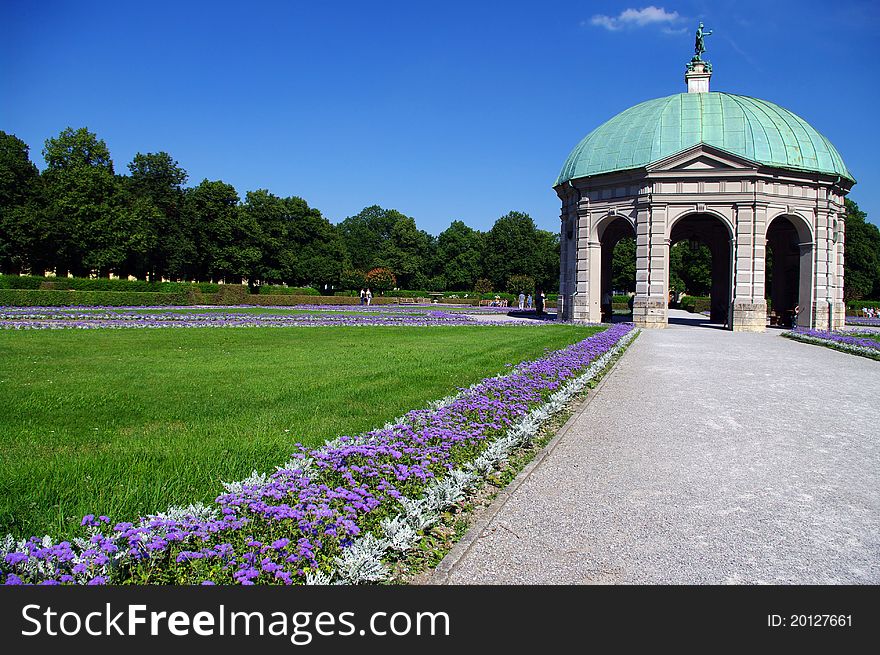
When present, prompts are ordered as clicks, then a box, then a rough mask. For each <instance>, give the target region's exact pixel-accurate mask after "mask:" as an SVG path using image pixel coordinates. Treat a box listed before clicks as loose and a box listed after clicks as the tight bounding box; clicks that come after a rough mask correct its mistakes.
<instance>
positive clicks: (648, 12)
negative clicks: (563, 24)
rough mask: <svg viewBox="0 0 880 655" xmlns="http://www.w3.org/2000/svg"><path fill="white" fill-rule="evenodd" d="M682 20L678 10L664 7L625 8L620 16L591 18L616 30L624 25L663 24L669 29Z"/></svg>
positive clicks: (608, 28) (601, 25)
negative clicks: (669, 9) (668, 9)
mask: <svg viewBox="0 0 880 655" xmlns="http://www.w3.org/2000/svg"><path fill="white" fill-rule="evenodd" d="M681 20H682V17H681V16H680V15H679V13H678V12H677V11H666V10H665V9H664V8H663V7H655V6H654V5H651V6H650V7H644V8H642V9H632V8H630V9H624V10H623V11H622V12H620V15H619V16H605V15H604V14H596V15H595V16H593V18H592V19H590V23H591V24H592V25H595V26H597V27H604V28H605V29H606V30H609V31H611V32H616V31H617V30H622V29H623V28H624V27H645V26H646V25H663V26H665V27H666V28H667V29H669V26H670V25H674V24H676V23H678V22H679V21H681Z"/></svg>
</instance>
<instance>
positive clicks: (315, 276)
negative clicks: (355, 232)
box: [242, 189, 345, 286]
mask: <svg viewBox="0 0 880 655" xmlns="http://www.w3.org/2000/svg"><path fill="white" fill-rule="evenodd" d="M242 212H243V215H244V218H245V223H246V224H248V225H255V226H256V228H257V233H256V239H257V241H258V243H259V247H260V251H261V257H260V260H259V262H258V263H257V265H256V268H255V272H256V277H257V278H258V279H259V280H260V281H261V282H263V283H267V282H268V283H271V284H278V283H282V282H283V283H286V284H291V285H299V286H303V285H315V286H321V285H324V284H338V283H339V280H340V276H341V274H342V269H343V267H344V265H345V252H344V248H343V245H342V240H341V239H340V238H339V234H338V233H337V231H336V229H335V228H334V227H333V225H332V224H331V223H330V222H329V221H328V220H327V219H326V218H324V217H323V216H322V215H321V212H320V211H318V210H317V209H314V208H312V207H309V205H308V203H307V202H306V201H305V200H303V199H302V198H297V197H291V198H279V197H278V196H275V195H273V194H271V193H269V192H268V191H266V190H265V189H260V190H258V191H251V192H249V193H248V194H247V196H246V198H245V202H244V205H243V206H242Z"/></svg>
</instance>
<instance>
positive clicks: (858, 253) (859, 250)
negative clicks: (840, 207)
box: [843, 198, 880, 300]
mask: <svg viewBox="0 0 880 655" xmlns="http://www.w3.org/2000/svg"><path fill="white" fill-rule="evenodd" d="M845 244H846V251H845V257H844V273H843V275H844V277H843V285H844V289H843V292H844V297H845V298H846V299H847V300H861V299H862V298H880V229H878V228H877V226H876V225H874V224H873V223H869V222H868V215H867V214H866V213H865V212H863V211H862V210H861V209H859V206H858V205H857V204H856V203H855V201H853V200H850V199H849V198H847V199H846V240H845Z"/></svg>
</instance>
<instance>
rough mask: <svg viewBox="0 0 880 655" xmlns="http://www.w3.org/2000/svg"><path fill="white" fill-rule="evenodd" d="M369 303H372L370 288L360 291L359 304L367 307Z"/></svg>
mask: <svg viewBox="0 0 880 655" xmlns="http://www.w3.org/2000/svg"><path fill="white" fill-rule="evenodd" d="M371 302H373V292H372V291H370V288H369V287H367V288H366V289H361V304H362V305H369V304H370V303H371Z"/></svg>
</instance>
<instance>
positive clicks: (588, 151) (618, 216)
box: [554, 26, 855, 331]
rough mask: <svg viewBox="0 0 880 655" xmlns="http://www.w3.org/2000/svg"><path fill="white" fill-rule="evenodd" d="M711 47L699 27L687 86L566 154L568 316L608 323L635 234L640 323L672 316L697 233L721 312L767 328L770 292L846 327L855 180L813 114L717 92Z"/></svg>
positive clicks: (801, 319)
mask: <svg viewBox="0 0 880 655" xmlns="http://www.w3.org/2000/svg"><path fill="white" fill-rule="evenodd" d="M701 29H702V26H701ZM701 44H702V40H701V36H700V33H698V51H697V54H696V56H695V57H694V58H693V59H692V60H691V61H690V62H689V63H688V65H687V70H686V73H685V83H686V85H687V93H680V94H676V95H671V96H667V97H665V98H657V99H655V100H648V101H647V102H643V103H641V104H638V105H636V106H634V107H631V108H629V109H627V110H626V111H624V112H622V113H620V114H618V115H617V116H615V117H614V118H612V119H611V120H609V121H607V122H606V123H604V124H602V125H600V126H599V127H597V128H596V129H595V130H593V131H592V132H591V133H590V134H588V135H587V136H586V137H585V138H584V139H583V141H581V142H580V143H579V144H578V145H577V146H576V147H575V149H574V150H573V151H572V152H571V154H570V155H569V156H568V159H567V160H566V161H565V164H564V165H563V167H562V172H561V173H560V174H559V177H558V178H557V180H556V183H555V184H554V189H555V190H556V193H557V195H558V196H559V198H560V200H561V201H562V214H561V221H562V222H561V229H560V240H561V266H560V288H559V291H560V295H559V298H560V304H559V312H560V318H561V319H562V320H567V321H588V322H598V321H599V320H600V317H601V310H602V303H603V299H605V300H606V302H607V298H608V294H610V293H611V291H612V289H611V259H612V253H613V250H614V246H615V244H616V243H617V242H618V241H619V240H620V239H622V238H624V237H627V236H629V237H633V236H634V237H635V239H636V294H635V298H634V299H633V321H634V322H635V323H636V325H638V326H639V327H646V328H663V327H666V325H667V319H668V301H669V255H670V247H671V246H672V245H674V244H675V243H677V242H679V241H684V240H687V241H689V242H691V243H692V244H699V243H702V244H705V245H706V246H708V248H709V250H710V252H711V254H712V288H711V294H710V295H711V320H712V321H713V322H718V323H722V324H724V325H726V326H727V327H728V328H729V329H733V330H742V331H761V330H764V329H765V326H766V325H767V323H768V316H769V313H768V303H767V299H768V298H769V299H770V304H771V306H772V309H773V311H774V313H775V315H777V316H788V317H789V320H791V318H792V317H793V316H794V310H795V308H796V307H797V308H799V312H798V313H797V318H796V321H797V324H798V325H799V326H801V327H816V328H824V329H835V328H839V327H842V326H843V323H844V302H843V257H844V234H845V225H844V197H845V196H846V194H847V193H848V192H849V190H850V188H851V187H852V185H853V184H855V179H854V178H853V176H852V175H851V174H850V172H849V171H848V170H847V168H846V165H845V164H844V163H843V159H842V158H841V156H840V154H839V153H838V152H837V150H836V149H835V148H834V146H833V145H832V144H831V142H830V141H829V140H828V139H826V138H825V137H824V136H822V135H821V134H820V133H819V132H818V131H817V130H815V129H814V128H813V127H812V126H811V125H809V124H808V123H807V122H806V121H805V120H803V119H802V118H800V117H798V116H796V115H795V114H793V113H792V112H790V111H788V110H787V109H784V108H782V107H780V106H778V105H776V104H773V103H772V102H768V101H766V100H759V99H757V98H751V97H748V96H742V95H734V94H730V93H719V92H714V91H710V90H709V80H710V78H711V75H712V66H711V64H710V63H709V62H707V61H703V60H702V58H701V57H700V55H701V51H700V49H699V46H700V45H701ZM768 251H769V252H771V253H772V255H770V256H768ZM768 261H772V269H771V270H769V271H768ZM770 280H772V284H768V282H770ZM768 291H769V293H768Z"/></svg>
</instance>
